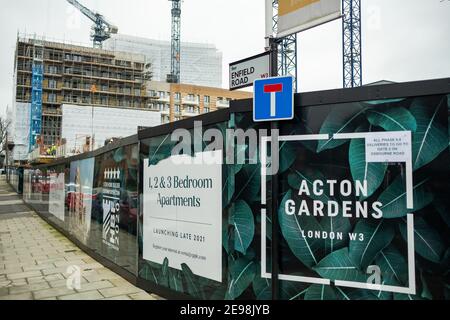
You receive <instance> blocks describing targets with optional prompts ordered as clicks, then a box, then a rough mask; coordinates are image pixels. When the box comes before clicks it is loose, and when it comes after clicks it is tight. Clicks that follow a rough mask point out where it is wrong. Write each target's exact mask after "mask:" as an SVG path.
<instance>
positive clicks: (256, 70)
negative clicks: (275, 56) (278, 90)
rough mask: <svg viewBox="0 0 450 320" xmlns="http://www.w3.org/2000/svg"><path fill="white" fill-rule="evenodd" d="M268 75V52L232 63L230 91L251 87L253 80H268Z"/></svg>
mask: <svg viewBox="0 0 450 320" xmlns="http://www.w3.org/2000/svg"><path fill="white" fill-rule="evenodd" d="M269 75H270V54H269V52H266V53H263V54H260V55H257V56H254V57H251V58H247V59H244V60H240V61H237V62H233V63H231V64H230V90H236V89H240V88H245V87H249V86H252V85H253V82H254V81H255V80H258V79H265V78H268V77H269Z"/></svg>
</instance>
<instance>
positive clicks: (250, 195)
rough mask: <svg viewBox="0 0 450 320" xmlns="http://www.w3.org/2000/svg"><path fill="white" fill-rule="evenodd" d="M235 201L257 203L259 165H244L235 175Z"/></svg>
mask: <svg viewBox="0 0 450 320" xmlns="http://www.w3.org/2000/svg"><path fill="white" fill-rule="evenodd" d="M235 184H236V191H235V196H234V197H235V199H243V200H245V201H246V202H247V203H253V202H256V201H259V196H258V194H259V192H260V189H261V165H260V164H258V165H256V164H246V165H244V166H243V167H242V169H241V171H240V172H239V173H238V174H237V175H236V182H235Z"/></svg>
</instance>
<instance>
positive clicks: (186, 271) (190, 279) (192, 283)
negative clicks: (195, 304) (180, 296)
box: [181, 263, 202, 299]
mask: <svg viewBox="0 0 450 320" xmlns="http://www.w3.org/2000/svg"><path fill="white" fill-rule="evenodd" d="M181 271H182V272H183V277H184V280H185V281H186V285H187V291H188V293H189V294H190V295H191V296H193V297H194V298H199V299H202V290H201V288H200V286H199V283H198V281H197V279H196V276H195V275H194V273H192V271H191V269H190V268H189V267H188V265H187V264H185V263H182V264H181Z"/></svg>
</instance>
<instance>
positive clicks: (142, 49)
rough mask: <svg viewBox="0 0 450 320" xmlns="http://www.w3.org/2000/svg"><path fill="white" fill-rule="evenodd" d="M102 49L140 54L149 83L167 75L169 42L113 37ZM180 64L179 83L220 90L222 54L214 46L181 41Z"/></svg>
mask: <svg viewBox="0 0 450 320" xmlns="http://www.w3.org/2000/svg"><path fill="white" fill-rule="evenodd" d="M103 48H105V49H109V50H114V51H125V52H136V53H141V54H144V55H145V56H146V61H147V62H149V63H150V64H151V72H152V80H153V81H166V80H167V75H168V74H170V59H171V43H170V41H161V40H153V39H147V38H140V37H133V36H128V35H122V34H114V35H112V36H111V38H110V39H108V40H106V41H105V42H104V43H103ZM180 64H181V67H180V68H181V75H180V77H181V79H180V83H184V84H194V85H199V86H208V87H216V88H221V87H222V53H221V52H220V51H218V49H217V48H216V47H215V46H214V45H212V44H204V43H191V42H182V43H181V57H180Z"/></svg>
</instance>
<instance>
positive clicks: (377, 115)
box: [366, 107, 417, 132]
mask: <svg viewBox="0 0 450 320" xmlns="http://www.w3.org/2000/svg"><path fill="white" fill-rule="evenodd" d="M366 115H367V120H369V122H370V124H371V125H373V126H378V127H381V128H383V129H384V130H386V131H412V132H415V131H416V130H417V123H416V119H415V118H414V117H413V116H412V114H411V113H410V112H409V111H408V110H407V109H405V108H401V107H396V108H389V109H385V110H378V109H371V110H368V111H367V113H366Z"/></svg>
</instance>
